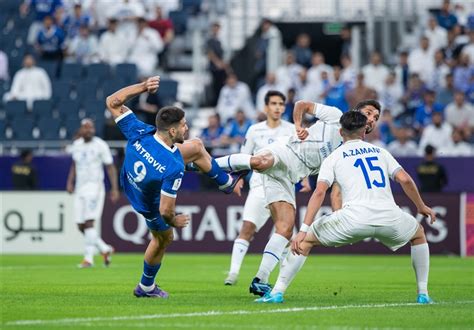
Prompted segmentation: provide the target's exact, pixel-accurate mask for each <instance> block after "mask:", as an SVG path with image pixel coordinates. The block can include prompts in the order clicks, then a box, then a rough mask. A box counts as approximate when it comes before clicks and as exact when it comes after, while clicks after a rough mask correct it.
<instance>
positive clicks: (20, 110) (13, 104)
mask: <svg viewBox="0 0 474 330" xmlns="http://www.w3.org/2000/svg"><path fill="white" fill-rule="evenodd" d="M27 111H28V110H27V108H26V102H25V101H9V102H7V104H5V113H6V115H7V118H9V119H13V118H21V117H23V116H25V115H26V112H27Z"/></svg>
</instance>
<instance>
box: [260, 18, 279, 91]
mask: <svg viewBox="0 0 474 330" xmlns="http://www.w3.org/2000/svg"><path fill="white" fill-rule="evenodd" d="M282 54H283V46H282V37H281V32H280V30H278V28H277V27H276V26H275V25H274V24H273V22H272V21H271V20H269V19H266V18H265V19H263V20H262V23H261V24H260V35H259V36H258V39H257V46H256V52H255V67H254V71H255V74H256V77H257V82H258V81H259V80H263V79H264V78H265V75H266V73H267V72H275V71H276V70H277V68H278V66H279V65H280V63H281V62H282V61H281V56H282ZM257 85H259V84H257Z"/></svg>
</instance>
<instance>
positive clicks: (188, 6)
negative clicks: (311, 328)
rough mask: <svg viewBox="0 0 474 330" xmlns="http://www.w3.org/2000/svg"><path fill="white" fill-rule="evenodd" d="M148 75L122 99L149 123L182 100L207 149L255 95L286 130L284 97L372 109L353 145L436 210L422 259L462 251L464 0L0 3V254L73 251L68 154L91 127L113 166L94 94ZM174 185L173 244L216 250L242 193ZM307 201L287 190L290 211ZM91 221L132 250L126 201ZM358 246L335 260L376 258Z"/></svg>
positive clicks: (468, 150) (472, 227) (229, 144)
mask: <svg viewBox="0 0 474 330" xmlns="http://www.w3.org/2000/svg"><path fill="white" fill-rule="evenodd" d="M152 75H160V76H161V82H160V89H159V92H158V93H157V94H153V95H152V94H150V95H147V94H143V95H141V96H139V97H137V98H136V99H134V100H132V101H131V102H130V103H129V104H128V106H129V107H130V108H132V109H133V110H134V111H135V112H136V113H137V115H138V116H139V118H140V119H141V120H143V121H145V122H148V123H150V124H152V125H153V124H154V118H155V115H156V112H157V111H158V109H159V108H160V107H162V106H165V105H170V104H177V105H179V106H181V107H183V109H185V111H186V116H187V120H188V124H189V126H190V132H189V137H191V138H192V137H200V138H201V139H203V141H204V142H205V145H206V146H207V148H208V150H209V151H210V153H211V154H212V155H213V156H219V155H225V154H229V153H234V152H238V151H239V150H240V145H241V143H242V142H243V141H244V138H245V133H246V131H247V129H248V127H249V126H250V125H251V124H252V123H255V122H257V121H259V120H264V119H265V116H264V115H263V116H262V111H263V107H264V102H263V96H264V95H265V93H266V92H267V91H268V90H271V89H273V90H279V91H281V92H283V93H284V94H285V95H286V96H287V101H286V112H285V115H284V117H285V119H287V120H289V121H292V111H293V105H294V103H295V102H296V101H297V100H301V99H304V100H311V101H314V102H320V103H325V104H328V105H333V106H337V107H338V108H340V109H341V110H343V111H348V110H349V109H350V108H351V107H353V106H354V105H355V104H356V103H357V102H359V101H361V100H363V99H366V98H373V99H377V100H378V101H380V102H381V104H382V105H383V112H382V114H381V118H380V121H379V123H378V129H377V130H375V131H374V132H373V133H372V134H370V135H369V136H368V137H367V139H368V141H369V142H371V143H374V144H376V145H379V146H382V147H385V148H387V149H388V150H389V151H390V152H391V153H392V154H393V155H394V156H396V158H397V159H398V160H399V162H400V163H401V164H402V165H403V166H404V167H405V168H406V169H407V171H408V172H409V173H410V174H411V175H412V176H413V177H414V178H415V180H416V181H417V183H418V184H419V187H420V188H421V191H422V192H424V193H426V194H424V196H426V199H427V203H428V204H432V205H433V206H435V207H436V208H437V209H436V210H437V212H438V214H439V221H438V222H437V223H436V224H435V225H434V226H431V227H429V228H427V232H428V239H429V240H430V242H431V243H432V244H434V248H433V250H432V251H433V252H434V253H445V254H446V253H448V254H458V255H459V254H461V255H465V254H468V255H469V254H473V253H474V241H473V239H472V237H474V194H473V193H474V179H473V178H472V177H473V176H472V171H473V169H474V130H473V129H474V108H473V101H474V2H472V1H469V0H464V1H461V0H458V1H442V0H397V1H389V0H355V1H354V0H332V1H329V0H319V1H316V0H292V1H290V0H272V1H270V0H261V1H250V0H128V1H127V0H116V1H113V0H83V1H75V0H27V1H15V0H0V190H1V193H0V194H1V201H0V202H1V204H0V206H1V209H2V210H1V211H2V222H3V225H2V231H3V234H2V251H4V252H13V253H20V252H21V253H23V252H25V253H26V252H27V253H55V252H56V253H57V252H58V249H57V246H58V244H59V243H58V242H60V241H61V240H64V239H67V240H68V241H69V242H71V244H70V245H71V246H70V247H68V248H66V249H64V250H61V251H60V252H62V253H69V252H70V253H77V252H78V251H81V236H80V233H79V232H76V231H75V228H74V221H73V219H72V211H71V209H72V200H71V197H70V196H69V195H68V194H67V193H66V191H65V190H66V179H67V173H68V170H69V167H70V164H71V157H70V155H69V154H68V148H69V146H70V145H71V143H72V141H73V140H74V138H75V137H77V132H78V128H79V126H80V121H81V119H83V118H86V117H87V118H92V119H93V120H94V122H95V126H96V135H97V136H99V137H101V138H103V139H105V140H106V141H107V143H108V144H109V146H110V147H111V148H112V151H113V154H114V159H115V164H116V166H117V167H118V168H120V164H121V162H122V160H123V156H124V153H123V148H124V146H125V141H124V137H123V136H122V135H121V133H120V132H119V130H118V129H117V128H116V126H115V123H114V121H113V120H112V119H111V118H110V117H109V116H108V113H107V111H106V109H105V98H106V97H107V96H108V95H110V94H111V93H113V92H114V91H116V90H118V89H120V88H122V87H124V86H126V85H129V84H132V83H136V82H139V81H142V80H143V79H145V78H146V77H149V76H152ZM307 120H308V124H310V123H311V120H313V119H312V118H308V119H307ZM313 183H314V178H313ZM393 189H394V191H395V192H396V198H397V201H398V202H399V203H401V205H402V206H403V207H404V208H406V209H407V210H409V208H410V207H411V206H410V203H408V201H407V200H405V199H403V197H402V196H401V195H400V194H399V193H400V192H401V190H400V189H399V188H398V187H397V186H394V187H393ZM13 190H22V192H13ZM181 190H182V191H183V193H182V196H183V197H182V198H181V199H180V200H178V204H180V207H181V209H182V211H186V212H187V213H191V214H193V217H194V218H193V219H194V221H193V224H192V226H191V227H190V228H189V229H185V230H183V231H182V232H180V233H177V240H178V244H175V245H174V247H173V249H175V250H176V251H207V252H221V251H222V252H225V251H230V247H231V244H232V241H233V239H234V238H235V237H236V234H237V233H238V230H239V225H240V221H241V218H240V216H241V210H242V206H243V203H244V201H245V199H243V198H237V197H233V196H231V197H229V196H221V195H219V193H217V192H213V191H215V187H214V186H212V184H210V183H209V182H207V180H206V179H205V178H203V177H201V176H199V175H197V174H195V173H188V174H186V176H185V180H184V182H183V185H182V188H181ZM203 190H212V191H210V192H206V193H205V194H197V193H196V192H198V191H203ZM308 198H309V196H308V195H304V194H299V195H298V202H299V205H301V207H302V208H301V209H300V210H299V212H304V206H305V205H306V202H307V200H308ZM209 201H212V202H209ZM326 211H329V210H326ZM239 212H240V213H239ZM411 212H412V213H414V210H411ZM303 214H304V213H303ZM38 219H42V220H41V221H39V220H38ZM419 220H420V221H424V220H423V219H419ZM43 221H44V223H45V224H47V223H48V221H50V222H51V223H50V226H52V227H50V229H51V228H53V227H54V229H51V231H50V232H48V231H47V230H46V229H45V228H46V227H47V225H45V226H44V228H43V225H41V226H40V225H39V224H38V223H41V224H43ZM425 224H426V223H425ZM427 226H428V225H427ZM267 227H268V226H267ZM101 228H102V235H103V236H104V237H105V238H106V239H108V240H109V241H110V242H111V243H112V244H113V245H115V246H116V247H117V249H118V251H143V246H144V244H145V242H146V239H147V238H146V237H147V236H146V227H145V224H144V223H141V222H140V221H139V219H138V217H137V215H135V214H134V213H133V211H132V209H131V207H130V206H129V205H128V203H127V201H126V199H125V198H123V197H122V198H121V200H120V201H119V203H115V204H114V203H111V202H110V201H107V202H106V205H105V210H104V216H103V221H102V224H101ZM40 229H41V230H40ZM54 230H56V231H54ZM266 230H267V231H266V232H265V231H263V233H260V234H259V235H263V236H264V235H268V232H269V231H270V230H271V227H268V228H267V229H266ZM470 238H471V239H470ZM203 241H205V242H206V243H205V244H204V243H203ZM260 241H261V243H262V244H260V245H259V244H254V245H252V248H251V251H254V252H258V251H260V250H261V248H262V247H263V244H264V242H266V240H265V239H263V240H260ZM74 242H76V243H74ZM75 244H76V245H75ZM361 246H362V247H361V248H358V249H354V248H352V250H350V249H351V248H350V249H347V250H342V249H341V250H338V251H340V252H359V253H360V252H370V253H378V252H384V251H378V250H374V249H375V245H371V244H370V242H369V243H367V244H366V245H361ZM252 249H254V250H252ZM378 249H380V247H379V248H378ZM325 252H326V251H325ZM385 252H387V251H385ZM405 252H406V251H405ZM402 253H403V251H402Z"/></svg>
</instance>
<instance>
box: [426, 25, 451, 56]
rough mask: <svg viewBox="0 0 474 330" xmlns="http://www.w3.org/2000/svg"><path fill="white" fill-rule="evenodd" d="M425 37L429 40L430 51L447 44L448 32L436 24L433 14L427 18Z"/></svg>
mask: <svg viewBox="0 0 474 330" xmlns="http://www.w3.org/2000/svg"><path fill="white" fill-rule="evenodd" d="M425 37H427V38H428V40H429V44H430V47H431V52H435V51H437V50H438V49H440V48H443V47H446V45H447V44H448V32H447V31H446V29H444V28H442V27H441V26H439V25H438V21H437V20H436V17H434V16H430V18H429V19H428V28H427V29H426V30H425Z"/></svg>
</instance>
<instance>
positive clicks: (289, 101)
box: [257, 88, 296, 123]
mask: <svg viewBox="0 0 474 330" xmlns="http://www.w3.org/2000/svg"><path fill="white" fill-rule="evenodd" d="M295 102H296V90H295V89H294V88H290V89H288V92H287V93H286V103H285V112H284V113H283V116H282V118H283V119H284V120H286V121H289V122H290V123H292V122H293V110H294V108H295ZM264 115H265V114H264ZM263 120H266V115H265V116H264V118H263ZM263 120H258V119H257V121H258V122H260V121H263Z"/></svg>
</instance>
